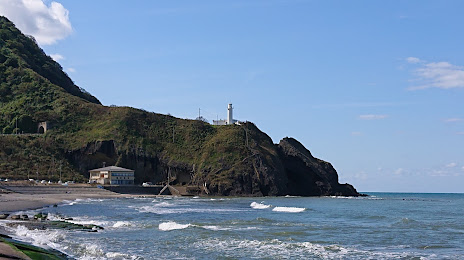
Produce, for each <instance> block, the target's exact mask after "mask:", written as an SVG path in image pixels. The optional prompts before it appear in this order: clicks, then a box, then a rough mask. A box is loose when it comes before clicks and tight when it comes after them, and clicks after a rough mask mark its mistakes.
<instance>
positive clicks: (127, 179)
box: [89, 166, 134, 185]
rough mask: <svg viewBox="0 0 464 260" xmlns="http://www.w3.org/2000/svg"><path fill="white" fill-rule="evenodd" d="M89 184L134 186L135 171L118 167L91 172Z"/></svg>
mask: <svg viewBox="0 0 464 260" xmlns="http://www.w3.org/2000/svg"><path fill="white" fill-rule="evenodd" d="M89 172H90V178H89V183H99V184H103V185H105V184H111V185H133V184H134V171H133V170H129V169H125V168H122V167H117V166H108V167H103V168H98V169H93V170H90V171H89Z"/></svg>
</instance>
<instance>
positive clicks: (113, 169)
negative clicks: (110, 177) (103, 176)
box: [89, 166, 134, 172]
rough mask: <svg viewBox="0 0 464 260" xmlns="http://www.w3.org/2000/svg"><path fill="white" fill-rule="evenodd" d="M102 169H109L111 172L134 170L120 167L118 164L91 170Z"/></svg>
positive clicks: (97, 170) (98, 170)
mask: <svg viewBox="0 0 464 260" xmlns="http://www.w3.org/2000/svg"><path fill="white" fill-rule="evenodd" d="M100 171H109V172H133V171H134V170H130V169H126V168H122V167H118V166H108V167H103V168H98V169H93V170H90V171H89V172H100Z"/></svg>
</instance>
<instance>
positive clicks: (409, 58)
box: [406, 57, 422, 64]
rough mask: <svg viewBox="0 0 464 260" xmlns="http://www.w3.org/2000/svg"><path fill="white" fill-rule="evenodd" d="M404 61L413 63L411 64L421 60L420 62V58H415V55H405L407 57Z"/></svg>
mask: <svg viewBox="0 0 464 260" xmlns="http://www.w3.org/2000/svg"><path fill="white" fill-rule="evenodd" d="M406 61H407V62H408V63H413V64H414V63H421V62H422V60H421V59H419V58H416V57H407V58H406Z"/></svg>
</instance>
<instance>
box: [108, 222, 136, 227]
mask: <svg viewBox="0 0 464 260" xmlns="http://www.w3.org/2000/svg"><path fill="white" fill-rule="evenodd" d="M132 226H134V224H133V223H132V222H130V221H116V222H115V223H114V224H113V226H112V227H114V228H119V227H132Z"/></svg>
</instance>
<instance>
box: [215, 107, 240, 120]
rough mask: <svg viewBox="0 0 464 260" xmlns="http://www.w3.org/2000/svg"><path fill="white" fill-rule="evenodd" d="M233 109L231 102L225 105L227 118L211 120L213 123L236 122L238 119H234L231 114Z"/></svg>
mask: <svg viewBox="0 0 464 260" xmlns="http://www.w3.org/2000/svg"><path fill="white" fill-rule="evenodd" d="M233 110H234V108H233V107H232V104H228V105H227V119H226V120H224V119H221V120H213V125H232V124H235V123H237V122H238V121H237V120H235V119H234V116H233Z"/></svg>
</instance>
